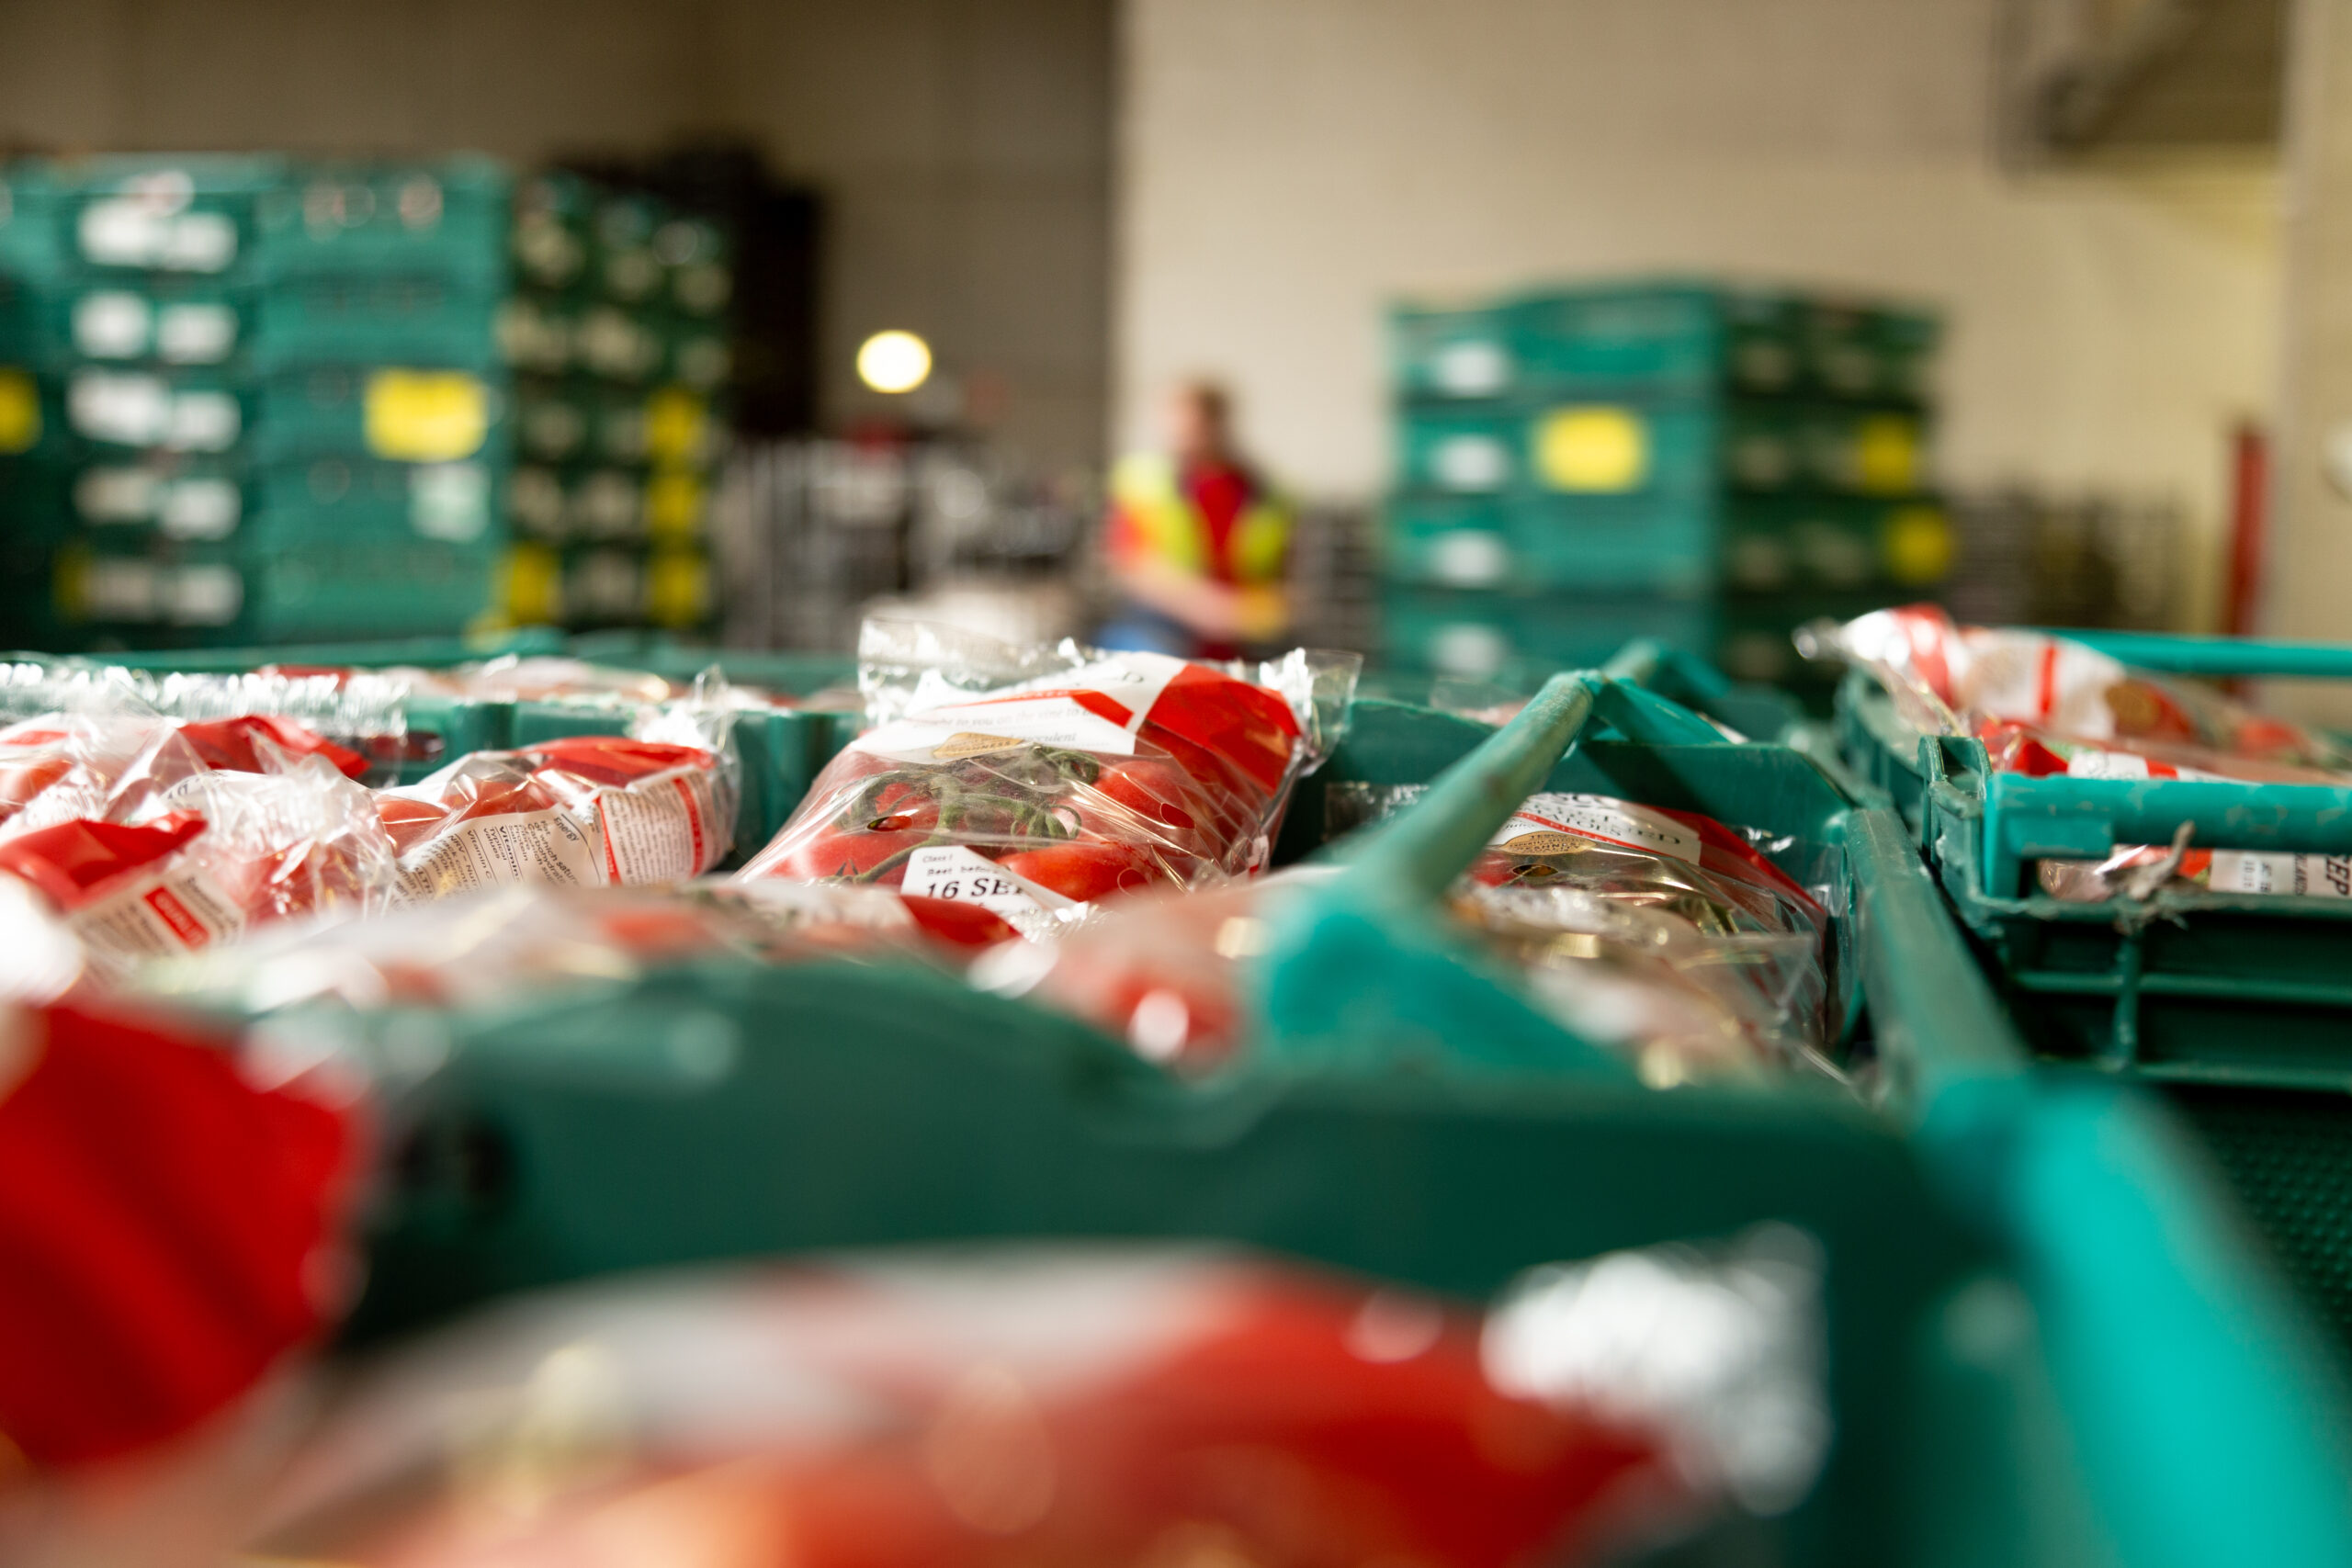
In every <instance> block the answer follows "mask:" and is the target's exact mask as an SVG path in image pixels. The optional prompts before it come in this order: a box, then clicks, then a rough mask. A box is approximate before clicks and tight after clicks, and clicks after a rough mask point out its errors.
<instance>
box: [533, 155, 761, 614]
mask: <svg viewBox="0 0 2352 1568" xmlns="http://www.w3.org/2000/svg"><path fill="white" fill-rule="evenodd" d="M514 260H515V285H516V286H515V294H514V297H513V298H512V299H510V300H509V301H508V302H507V307H506V312H505V314H504V316H503V318H502V320H501V322H500V336H501V339H502V341H503V344H504V347H505V351H506V357H507V363H508V364H509V365H510V366H512V367H513V368H514V371H515V406H516V417H515V428H516V442H517V446H518V448H519V452H520V457H519V460H518V462H517V465H516V468H515V482H514V485H513V487H512V488H511V490H510V491H509V492H508V497H507V516H508V518H509V521H510V522H511V524H512V526H513V530H514V534H515V548H514V551H513V555H512V558H511V560H510V564H509V570H508V574H507V585H506V609H507V613H508V615H510V616H511V617H512V618H513V619H514V620H515V621H517V622H520V623H523V624H526V625H529V624H537V623H560V624H562V625H566V626H574V627H582V628H587V627H605V626H668V627H673V628H681V629H684V628H694V627H700V626H707V624H708V623H709V622H710V621H711V620H712V618H713V614H714V609H715V594H714V584H713V581H712V572H711V564H710V563H711V555H710V520H709V519H710V502H711V490H712V474H713V470H714V465H715V464H716V462H717V461H718V457H719V456H720V446H721V444H722V437H723V434H724V429H725V426H724V423H723V421H722V414H723V405H724V399H725V394H726V389H727V383H728V378H729V361H730V350H729V334H728V318H729V300H730V299H731V298H732V296H733V293H734V274H733V271H732V262H731V246H730V244H729V239H728V236H727V234H726V232H725V231H724V230H723V229H722V228H721V227H720V226H719V225H718V224H716V223H713V222H711V221H709V220H706V219H703V218H698V217H693V216H688V215H684V214H682V213H679V212H676V211H674V210H673V209H670V208H669V207H668V206H666V205H665V204H663V203H662V202H661V201H659V200H657V199H656V198H654V197H650V196H647V195H644V194H642V193H639V192H636V191H630V190H624V189H621V188H619V187H616V186H610V185H606V184H604V183H602V182H599V181H595V180H592V179H589V178H587V177H586V176H584V175H577V174H571V173H549V174H546V175H539V176H537V177H535V178H531V179H527V180H526V181H524V182H523V184H522V186H520V188H519V189H518V190H517V191H516V194H515V231H514Z"/></svg>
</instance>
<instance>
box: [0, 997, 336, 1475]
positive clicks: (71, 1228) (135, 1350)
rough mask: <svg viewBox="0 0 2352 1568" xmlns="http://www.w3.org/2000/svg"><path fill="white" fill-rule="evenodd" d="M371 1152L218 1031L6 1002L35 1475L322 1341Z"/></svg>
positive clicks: (138, 1441)
mask: <svg viewBox="0 0 2352 1568" xmlns="http://www.w3.org/2000/svg"><path fill="white" fill-rule="evenodd" d="M359 1144H360V1139H359V1136H358V1129H357V1127H356V1123H354V1122H352V1121H351V1120H350V1118H349V1116H348V1115H347V1113H345V1112H342V1111H336V1110H333V1109H330V1108H329V1107H327V1106H326V1105H324V1104H322V1103H320V1102H318V1101H315V1100H310V1099H306V1098H304V1097H302V1096H301V1095H300V1094H299V1093H296V1092H293V1091H291V1090H276V1091H266V1090H262V1089H255V1088H254V1087H253V1086H252V1085H250V1084H248V1083H246V1082H245V1081H244V1080H243V1079H242V1078H241V1077H239V1075H238V1072H237V1069H236V1066H235V1065H234V1061H233V1059H232V1056H231V1055H230V1054H229V1053H228V1051H227V1050H226V1049H224V1048H222V1047H221V1046H220V1044H219V1043H214V1042H210V1041H206V1040H202V1039H200V1038H198V1037H195V1036H192V1035H184V1034H180V1033H176V1032H172V1031H171V1030H169V1029H166V1028H164V1027H163V1026H160V1025H157V1024H155V1023H153V1022H146V1021H137V1020H133V1019H130V1018H129V1017H125V1016H113V1015H109V1014H107V1013H102V1012H97V1011H93V1010H86V1009H84V1008H79V1007H74V1006H55V1007H51V1008H45V1009H37V1010H0V1280H5V1281H6V1288H4V1289H0V1432H5V1433H6V1435H7V1438H8V1440H9V1441H10V1443H12V1444H13V1445H14V1446H15V1448H16V1449H17V1450H20V1451H21V1452H22V1453H23V1454H24V1456H25V1457H26V1458H27V1459H28V1460H29V1461H31V1462H32V1463H33V1464H34V1465H35V1466H36V1467H42V1466H69V1465H78V1464H85V1463H88V1462H91V1461H99V1460H105V1459H108V1458H111V1457H113V1456H116V1455H119V1454H123V1453H126V1452H129V1451H130V1450H135V1449H138V1448H141V1447H142V1446H144V1445H147V1444H151V1443H154V1442H157V1441H159V1440H161V1439H163V1438H168V1437H171V1436H172V1435H174V1434H175V1433H178V1432H181V1431H184V1430H186V1429H187V1428H189V1427H192V1426H194V1425H195V1424H196V1423H198V1421H200V1420H202V1419H203V1418H204V1417H205V1416H209V1415H210V1414H211V1413H213V1412H214V1411H217V1410H219V1409H220V1408H221V1407H223V1406H224V1405H226V1404H229V1403H230V1402H231V1401H232V1400H233V1399H235V1398H236V1397H237V1396H238V1395H239V1394H240V1393H243V1392H244V1391H245V1390H246V1389H247V1388H249V1387H251V1386H252V1385H253V1384H254V1382H255V1381H256V1380H258V1379H259V1378H260V1377H261V1376H262V1374H263V1373H264V1372H265V1371H267V1370H268V1369H269V1368H270V1367H271V1366H272V1365H273V1364H274V1363H275V1362H277V1360H278V1359H280V1358H282V1357H284V1356H286V1355H287V1354H288V1352H290V1351H292V1350H295V1349H296V1348H300V1346H302V1345H304V1344H306V1343H307V1342H309V1341H310V1340H311V1339H312V1338H314V1337H316V1336H317V1335H318V1334H319V1333H320V1332H321V1331H322V1329H323V1328H324V1327H325V1326H326V1325H328V1324H329V1323H330V1322H331V1321H332V1320H333V1317H334V1314H335V1313H336V1312H337V1311H338V1310H339V1309H340V1306H341V1304H342V1303H340V1302H339V1301H338V1300H336V1299H334V1295H333V1292H334V1290H335V1289H336V1281H337V1280H340V1279H341V1278H343V1277H344V1275H345V1269H342V1268H341V1267H340V1266H339V1264H338V1261H337V1258H336V1249H337V1247H338V1246H339V1240H338V1235H339V1226H340V1224H341V1221H342V1215H343V1212H344V1206H345V1198H346V1195H347V1188H348V1186H349V1183H350V1178H351V1176H352V1174H353V1172H354V1170H355V1168H356V1163H357V1154H358V1149H359Z"/></svg>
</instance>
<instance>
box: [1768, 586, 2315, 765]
mask: <svg viewBox="0 0 2352 1568" xmlns="http://www.w3.org/2000/svg"><path fill="white" fill-rule="evenodd" d="M1800 642H1801V644H1802V646H1804V648H1805V649H1806V650H1807V652H1808V654H1809V655H1810V656H1812V657H1815V658H1819V657H1835V658H1841V659H1844V660H1848V661H1849V662H1851V663H1855V664H1859V665H1860V666H1861V667H1862V668H1864V669H1866V670H1868V671H1871V674H1872V675H1873V676H1875V677H1876V678H1877V680H1878V681H1879V682H1880V683H1881V684H1882V685H1883V686H1884V687H1885V688H1886V689H1887V691H1888V692H1889V693H1890V694H1892V695H1893V696H1894V698H1895V700H1896V705H1897V709H1898V711H1899V712H1900V713H1901V714H1902V715H1903V716H1904V718H1905V722H1907V723H1909V724H1910V725H1911V726H1912V727H1913V728H1916V729H1919V730H1921V731H1922V732H1924V733H1928V734H1936V735H1974V736H1977V737H1979V738H1980V739H1983V740H1984V741H1985V744H1986V747H1987V749H1988V750H1990V751H1991V753H1992V761H1993V765H1994V766H1995V767H1996V768H1998V769H2001V770H2002V771H2004V772H2009V773H2032V774H2046V773H2071V774H2073V775H2075V776H2077V777H2089V778H2210V779H2239V780H2243V781H2245V782H2248V783H2257V784H2262V783H2267V784H2342V783H2345V782H2346V781H2347V780H2352V753H2347V752H2346V750H2345V749H2344V747H2342V746H2341V745H2339V744H2338V743H2337V742H2336V741H2335V740H2334V739H2330V738H2329V737H2327V736H2325V735H2323V734H2320V733H2319V732H2317V731H2315V730H2312V729H2307V728H2303V727H2302V726H2301V725H2297V724H2293V723H2290V722H2289V721H2288V720H2285V719H2282V718H2277V717H2274V716H2270V715H2267V714H2263V713H2258V712H2256V711H2255V710H2253V709H2251V708H2248V707H2245V705H2241V704H2239V703H2236V702H2234V701H2232V700H2231V699H2230V698H2228V697H2226V696H2223V695H2222V694H2221V693H2220V692H2217V691H2214V690H2212V689H2211V688H2210V687H2208V686H2204V685H2200V684H2199V683H2197V682H2193V681H2183V680H2178V679H2175V678H2172V677H2167V676H2163V675H2156V674H2152V673H2150V672H2148V671H2140V670H2132V669H2130V668H2128V667H2127V666H2125V665H2124V664H2122V663H2121V662H2120V661H2119V660H2115V659H2111V658H2109V656H2108V655H2106V654H2104V653H2101V652H2099V651H2098V649H2094V648H2091V647H2089V646H2087V645H2086V644H2084V643H2080V642H2076V641H2075V640H2073V639H2072V638H2069V637H2053V636H2052V635H2051V634H2050V633H2048V632H2038V631H2028V630H2018V629H2013V628H2007V627H1998V626H1957V625H1955V624H1954V623H1953V622H1952V619H1951V616H1949V615H1946V614H1945V613H1944V612H1943V611H1942V610H1941V609H1939V608H1938V607H1937V606H1935V605H1933V604H1910V605H1905V606H1903V607H1902V608H1899V609H1892V610H1875V611H1872V612H1871V614H1869V615H1862V616H1860V617H1858V618H1857V619H1855V620H1852V621H1849V622H1847V623H1846V624H1844V625H1843V626H1839V625H1837V624H1835V623H1824V624H1819V625H1815V626H1808V627H1806V628H1805V629H1804V632H1802V633H1801V634H1800Z"/></svg>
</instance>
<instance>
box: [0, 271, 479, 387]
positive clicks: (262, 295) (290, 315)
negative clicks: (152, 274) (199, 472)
mask: <svg viewBox="0 0 2352 1568" xmlns="http://www.w3.org/2000/svg"><path fill="white" fill-rule="evenodd" d="M0 309H5V310H6V314H7V316H8V318H9V320H8V321H7V323H6V325H5V326H0V344H6V348H5V349H0V353H5V354H6V356H7V357H9V358H11V359H13V360H15V361H17V362H18V363H22V364H28V365H32V366H36V367H40V368H42V369H44V370H49V371H53V372H64V371H69V370H71V369H73V368H74V367H75V366H76V365H79V364H82V363H85V362H90V363H97V364H119V365H143V364H163V365H183V366H208V367H225V368H229V369H232V370H234V371H236V372H238V373H241V374H266V373H267V372H270V371H273V370H277V369H281V368H286V367H306V366H312V365H353V364H368V363H377V364H428V365H460V366H463V365H481V364H485V363H488V362H489V360H490V356H491V354H492V342H493V337H494V326H495V321H496V312H497V309H498V296H497V295H496V294H495V293H494V292H492V290H491V289H489V288H485V287H482V286H481V285H479V284H475V285H470V286H469V285H465V284H462V283H452V282H451V281H449V280H447V279H444V278H440V277H435V276H430V275H427V276H401V275H389V276H334V275H325V276H315V277H298V278H290V279H286V280H282V281H279V282H277V283H274V284H271V285H268V286H250V285H247V286H232V285H224V284H218V283H209V282H199V283H190V282H187V281H185V280H165V281H164V282H161V283H153V284H150V283H147V282H146V281H145V280H138V281H136V282H134V283H132V284H130V285H123V284H116V283H108V282H95V283H93V282H83V283H80V284H76V285H70V286H66V287H62V288H55V289H49V290H36V289H33V288H10V289H7V290H6V293H5V295H0Z"/></svg>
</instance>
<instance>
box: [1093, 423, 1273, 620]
mask: <svg viewBox="0 0 2352 1568" xmlns="http://www.w3.org/2000/svg"><path fill="white" fill-rule="evenodd" d="M1168 418H1169V430H1168V435H1169V443H1168V446H1169V449H1168V452H1167V454H1166V455H1164V456H1163V455H1161V454H1159V453H1156V452H1154V453H1138V454H1136V455H1135V456H1133V457H1124V458H1122V459H1120V461H1119V464H1118V466H1117V467H1116V468H1114V469H1112V470H1111V515H1110V520H1109V523H1108V524H1107V525H1106V526H1105V530H1104V536H1103V555H1104V558H1105V559H1106V562H1107V564H1108V565H1109V567H1110V570H1111V578H1112V581H1113V582H1114V584H1115V585H1116V587H1117V590H1118V593H1119V599H1120V603H1119V605H1118V608H1117V609H1116V610H1115V611H1114V613H1113V615H1112V618H1111V622H1110V624H1109V625H1108V626H1105V627H1104V628H1103V632H1102V634H1101V636H1100V638H1099V640H1100V641H1101V642H1102V643H1103V646H1105V647H1108V648H1128V649H1153V650H1156V651H1159V652H1162V653H1173V654H1179V655H1184V656H1189V657H1196V658H1207V659H1230V658H1233V657H1234V656H1236V655H1237V654H1238V653H1240V652H1241V650H1242V649H1244V648H1245V647H1249V646H1252V645H1257V644H1262V643H1269V642H1272V641H1273V640H1274V639H1275V638H1277V637H1280V636H1281V635H1282V633H1283V630H1284V628H1285V627H1287V626H1289V624H1290V598H1289V595H1288V594H1287V593H1286V592H1284V591H1283V570H1284V569H1285V567H1286V566H1287V565H1288V562H1289V556H1290V534H1291V516H1290V509H1289V507H1287V506H1286V505H1284V504H1283V501H1282V499H1281V498H1280V497H1279V496H1277V495H1275V494H1274V493H1273V491H1272V490H1270V489H1269V488H1268V487H1267V484H1266V481H1265V479H1263V477H1261V475H1260V474H1259V473H1258V471H1257V470H1256V469H1255V468H1252V467H1250V464H1249V463H1248V462H1247V461H1245V460H1244V459H1243V458H1242V457H1241V455H1240V453H1239V452H1238V451H1237V450H1236V449H1235V446H1234V441H1233V409H1232V401H1231V400H1230V399H1229V398H1227V395H1226V391H1225V389H1224V388H1222V387H1220V386H1217V385H1216V383H1214V382H1210V381H1188V382H1186V383H1184V384H1183V385H1182V386H1181V387H1179V388H1177V389H1176V391H1175V394H1174V396H1173V397H1171V398H1170V400H1169V404H1168Z"/></svg>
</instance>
